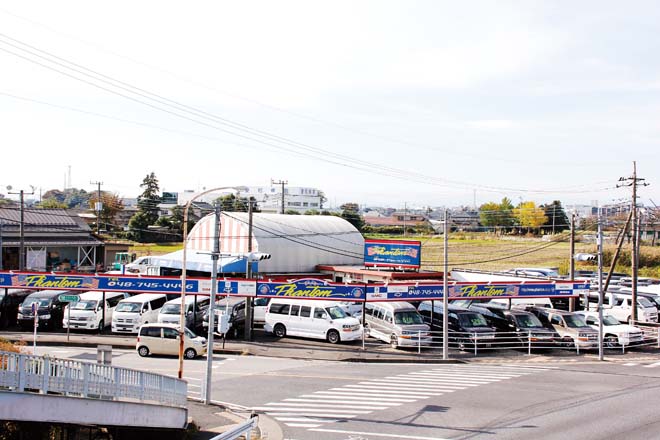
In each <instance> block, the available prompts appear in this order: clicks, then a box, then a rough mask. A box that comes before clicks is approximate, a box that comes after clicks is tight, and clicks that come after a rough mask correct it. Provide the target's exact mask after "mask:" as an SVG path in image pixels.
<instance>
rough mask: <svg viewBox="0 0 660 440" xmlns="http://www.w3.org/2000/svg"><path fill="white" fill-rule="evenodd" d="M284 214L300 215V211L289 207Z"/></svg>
mask: <svg viewBox="0 0 660 440" xmlns="http://www.w3.org/2000/svg"><path fill="white" fill-rule="evenodd" d="M284 214H286V215H300V213H299V212H298V211H296V210H295V209H287V210H286V211H284Z"/></svg>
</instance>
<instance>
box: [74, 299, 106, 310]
mask: <svg viewBox="0 0 660 440" xmlns="http://www.w3.org/2000/svg"><path fill="white" fill-rule="evenodd" d="M98 303H99V302H98V301H96V300H92V299H90V300H82V301H78V302H75V303H73V304H72V305H71V310H96V305H97V304H98Z"/></svg>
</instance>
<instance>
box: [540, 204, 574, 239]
mask: <svg viewBox="0 0 660 440" xmlns="http://www.w3.org/2000/svg"><path fill="white" fill-rule="evenodd" d="M541 207H542V208H543V210H544V212H545V216H546V217H547V218H548V221H547V222H546V223H545V224H544V225H543V229H544V230H545V231H547V232H550V233H553V234H554V233H555V232H561V231H565V230H566V229H569V228H570V225H569V223H568V217H567V216H566V212H565V211H564V208H563V207H562V206H561V202H560V201H559V200H555V201H553V202H552V203H550V204H549V205H544V206H541Z"/></svg>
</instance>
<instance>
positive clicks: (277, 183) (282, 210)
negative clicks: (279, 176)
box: [270, 179, 289, 214]
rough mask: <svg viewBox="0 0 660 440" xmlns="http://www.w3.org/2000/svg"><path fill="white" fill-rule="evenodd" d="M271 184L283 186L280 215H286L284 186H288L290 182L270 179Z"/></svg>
mask: <svg viewBox="0 0 660 440" xmlns="http://www.w3.org/2000/svg"><path fill="white" fill-rule="evenodd" d="M270 183H271V185H282V209H281V210H280V214H284V185H287V184H288V183H289V182H288V181H286V180H278V181H277V182H276V181H274V180H273V179H270Z"/></svg>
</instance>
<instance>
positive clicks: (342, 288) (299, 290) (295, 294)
mask: <svg viewBox="0 0 660 440" xmlns="http://www.w3.org/2000/svg"><path fill="white" fill-rule="evenodd" d="M257 296H262V297H277V298H301V299H330V300H342V301H364V300H365V286H364V285H363V284H341V283H329V282H327V281H325V280H319V279H316V278H307V279H302V280H295V281H291V282H288V283H262V282H259V283H257Z"/></svg>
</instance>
